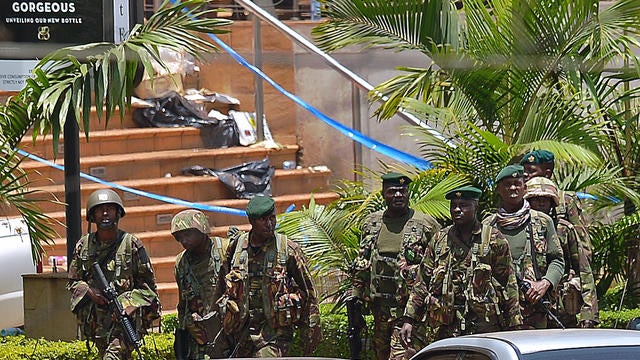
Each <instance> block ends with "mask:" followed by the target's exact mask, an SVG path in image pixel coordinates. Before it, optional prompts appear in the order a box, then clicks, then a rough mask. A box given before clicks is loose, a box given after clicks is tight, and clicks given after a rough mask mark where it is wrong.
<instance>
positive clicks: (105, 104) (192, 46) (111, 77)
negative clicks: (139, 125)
mask: <svg viewBox="0 0 640 360" xmlns="http://www.w3.org/2000/svg"><path fill="white" fill-rule="evenodd" d="M213 11H215V10H207V1H206V0H187V1H183V2H176V3H175V4H174V5H171V6H170V5H169V1H168V0H165V2H164V3H163V5H161V8H160V9H159V10H158V11H157V12H156V13H155V14H154V15H152V16H151V17H150V18H149V19H148V20H147V21H146V23H145V24H141V25H136V26H135V27H134V28H133V29H132V30H131V35H130V37H129V38H128V39H127V40H125V41H123V42H122V43H120V44H111V43H95V44H88V45H80V46H73V47H68V48H63V49H60V50H57V51H54V52H52V53H50V54H48V55H47V56H45V57H44V58H43V59H42V60H41V61H40V62H39V63H38V65H37V66H36V67H35V68H34V70H33V74H34V77H33V78H32V79H28V80H27V84H26V86H25V87H24V89H23V90H22V91H20V93H19V94H18V95H16V96H15V97H12V98H10V99H9V100H8V101H7V103H6V104H4V105H3V106H0V125H1V129H2V133H1V134H2V145H3V147H2V150H3V155H4V157H3V160H4V162H3V163H2V164H1V165H3V166H2V169H3V170H2V172H0V178H1V179H2V180H5V179H8V180H7V181H6V182H5V181H3V183H2V189H1V190H0V199H1V200H2V201H3V202H4V203H6V204H12V205H13V206H16V207H17V208H18V209H19V210H20V212H21V214H22V215H23V217H24V218H25V220H26V221H27V223H28V227H29V230H30V232H31V241H32V245H33V246H32V248H33V249H34V260H39V257H40V256H41V254H42V243H43V242H44V243H46V242H47V241H49V239H52V238H53V237H54V236H53V234H52V233H51V230H48V229H49V228H48V226H47V222H49V221H51V219H50V218H48V217H47V216H45V215H43V214H42V213H41V212H39V211H38V210H37V208H34V207H29V206H32V205H33V204H34V203H33V202H29V201H27V200H25V197H24V196H25V194H26V192H25V191H24V190H22V189H24V188H25V187H26V186H27V185H28V180H27V179H26V176H25V174H24V173H23V172H22V171H21V170H20V167H19V163H20V160H19V159H17V158H16V150H15V147H16V146H17V145H18V144H19V142H20V140H21V139H22V137H23V136H24V135H25V134H26V133H27V131H28V130H29V129H33V140H34V141H36V140H37V138H38V136H40V135H46V134H49V133H50V134H52V135H53V149H54V152H56V153H57V149H58V143H59V139H60V136H61V133H62V129H63V127H64V123H65V121H67V119H69V118H71V119H75V120H76V121H78V123H79V124H80V125H81V128H82V129H84V133H85V136H86V138H87V140H88V139H89V119H90V115H91V109H92V106H95V108H96V112H97V115H98V118H99V119H104V121H105V124H106V123H107V122H108V121H109V119H110V118H111V117H112V115H114V114H115V113H116V112H118V111H119V113H120V119H121V120H122V119H124V111H125V110H126V109H127V108H128V107H129V106H130V104H131V96H132V94H133V88H134V84H135V81H136V77H137V76H139V75H140V74H142V71H144V72H146V73H147V74H149V76H150V77H153V67H152V60H155V61H157V62H158V63H159V64H163V62H162V60H161V58H160V55H159V52H158V50H159V48H160V47H164V48H168V49H170V50H174V51H177V52H185V53H188V54H190V55H192V56H194V57H195V58H197V59H201V58H202V57H203V56H204V54H207V53H208V52H212V51H215V50H216V48H215V47H214V46H213V44H212V43H210V42H209V41H207V40H206V39H204V38H203V37H201V36H199V35H198V34H197V33H223V32H227V30H224V29H220V27H221V26H225V25H229V24H230V23H231V21H229V20H226V19H220V18H215V17H209V15H210V14H211V13H212V12H213ZM68 115H72V116H71V117H69V116H68Z"/></svg>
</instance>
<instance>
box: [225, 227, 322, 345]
mask: <svg viewBox="0 0 640 360" xmlns="http://www.w3.org/2000/svg"><path fill="white" fill-rule="evenodd" d="M249 237H250V233H245V234H242V235H240V236H239V237H238V238H236V239H234V240H232V242H231V243H230V245H229V248H228V249H227V253H226V256H225V262H224V265H223V267H222V268H221V269H220V277H219V280H218V286H217V294H216V296H218V297H219V299H220V300H219V301H218V303H219V305H220V308H221V316H223V322H224V324H223V326H225V331H226V332H227V333H228V334H229V335H230V336H231V337H233V338H234V339H235V341H236V342H237V343H238V344H240V345H239V346H240V347H244V346H253V347H254V348H259V347H260V346H261V345H262V346H263V345H264V344H265V343H269V342H274V341H275V342H285V343H291V342H292V341H293V331H294V329H295V328H299V329H300V336H301V338H302V339H305V341H306V342H307V344H306V345H305V350H306V351H305V352H306V353H307V354H310V353H311V352H313V351H314V349H315V347H316V346H317V344H318V343H319V342H320V341H321V340H322V331H321V328H320V311H319V309H318V296H317V294H316V290H315V287H314V284H313V280H312V277H311V273H310V272H309V269H308V267H307V260H306V258H305V256H304V253H303V251H302V249H301V248H300V246H299V245H298V244H296V243H295V242H293V241H291V240H288V239H287V238H286V237H285V236H284V235H281V234H276V236H274V237H273V238H272V239H271V240H269V241H267V243H266V244H265V245H263V246H262V247H261V248H258V249H254V248H252V247H251V246H250V245H249ZM280 244H286V245H280ZM236 280H237V285H236V284H234V282H236ZM236 286H237V288H236ZM285 288H286V289H287V290H285ZM291 305H293V307H294V308H296V309H298V311H299V313H298V314H294V313H295V312H296V310H294V309H292V308H291ZM233 311H239V312H240V313H241V315H240V316H239V318H235V317H233V316H230V315H232V314H231V313H232V312H233ZM290 315H292V316H291V318H290V319H294V318H296V317H298V316H297V315H299V319H296V320H294V322H293V323H287V317H288V316H290ZM245 317H246V318H245ZM230 322H231V324H230ZM243 324H244V325H243ZM249 327H251V328H255V329H258V330H259V336H254V335H255V334H252V335H251V336H249V333H248V329H249ZM229 329H231V330H229Z"/></svg>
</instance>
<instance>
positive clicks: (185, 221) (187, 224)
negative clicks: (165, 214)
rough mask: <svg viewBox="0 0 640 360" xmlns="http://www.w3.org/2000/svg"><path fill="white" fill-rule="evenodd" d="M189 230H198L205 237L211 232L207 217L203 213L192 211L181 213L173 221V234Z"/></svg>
mask: <svg viewBox="0 0 640 360" xmlns="http://www.w3.org/2000/svg"><path fill="white" fill-rule="evenodd" d="M187 229H196V230H198V231H200V232H201V233H203V234H205V235H208V234H209V232H210V231H211V229H210V227H209V220H208V219H207V217H206V216H205V215H204V214H203V213H202V212H201V211H198V210H192V209H189V210H184V211H181V212H179V213H178V214H176V216H174V217H173V219H171V234H175V233H177V232H178V231H181V230H187Z"/></svg>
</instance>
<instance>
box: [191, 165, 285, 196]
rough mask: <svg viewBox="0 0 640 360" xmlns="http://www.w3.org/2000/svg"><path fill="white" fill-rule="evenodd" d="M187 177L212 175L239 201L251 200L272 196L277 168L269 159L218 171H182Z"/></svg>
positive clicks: (195, 169)
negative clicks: (272, 180)
mask: <svg viewBox="0 0 640 360" xmlns="http://www.w3.org/2000/svg"><path fill="white" fill-rule="evenodd" d="M182 173H183V174H185V175H196V176H203V175H212V176H217V177H218V179H220V181H221V182H222V183H223V184H224V185H225V186H226V187H227V188H229V189H230V190H231V191H233V193H234V194H235V196H236V197H237V198H239V199H251V198H253V197H254V196H256V195H264V196H271V178H273V174H274V173H275V168H274V167H273V166H271V164H270V163H269V158H264V159H263V160H258V161H252V162H248V163H244V164H242V165H238V166H234V167H230V168H226V169H222V170H216V169H211V168H205V167H202V166H198V165H196V166H192V167H190V168H185V169H183V170H182Z"/></svg>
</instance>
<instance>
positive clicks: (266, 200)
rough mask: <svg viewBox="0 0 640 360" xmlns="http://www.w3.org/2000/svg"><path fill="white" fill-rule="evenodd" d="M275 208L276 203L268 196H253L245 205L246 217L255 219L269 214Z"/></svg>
mask: <svg viewBox="0 0 640 360" xmlns="http://www.w3.org/2000/svg"><path fill="white" fill-rule="evenodd" d="M275 208H276V202H275V201H273V199H272V198H271V197H269V196H254V197H253V199H251V200H249V204H247V210H246V212H247V216H248V217H249V218H250V219H257V218H260V217H263V216H265V215H269V214H271V213H272V212H273V211H274V210H275Z"/></svg>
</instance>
